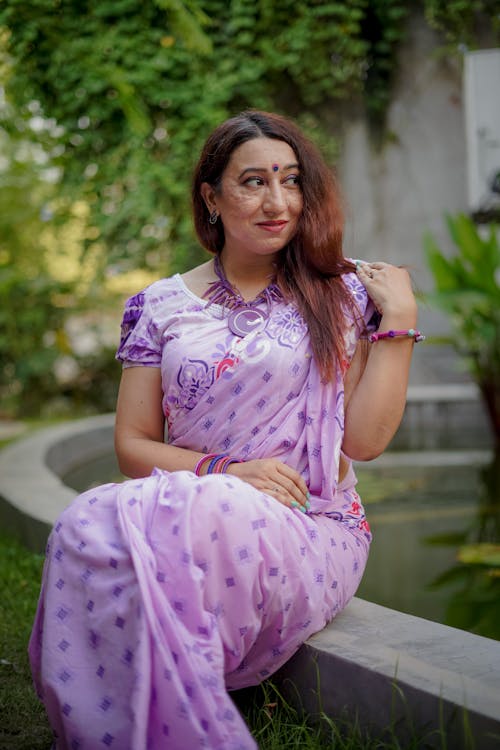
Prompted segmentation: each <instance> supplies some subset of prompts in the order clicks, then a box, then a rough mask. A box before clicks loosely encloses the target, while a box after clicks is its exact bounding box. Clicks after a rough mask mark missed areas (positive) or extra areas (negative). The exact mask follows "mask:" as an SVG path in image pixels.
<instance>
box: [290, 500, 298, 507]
mask: <svg viewBox="0 0 500 750" xmlns="http://www.w3.org/2000/svg"><path fill="white" fill-rule="evenodd" d="M290 505H291V506H292V508H298V507H299V504H298V502H297V501H296V500H292V502H291V503H290Z"/></svg>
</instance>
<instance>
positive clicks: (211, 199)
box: [200, 182, 217, 214]
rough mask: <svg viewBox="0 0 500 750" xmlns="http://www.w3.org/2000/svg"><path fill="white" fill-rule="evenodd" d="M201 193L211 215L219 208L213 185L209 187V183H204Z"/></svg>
mask: <svg viewBox="0 0 500 750" xmlns="http://www.w3.org/2000/svg"><path fill="white" fill-rule="evenodd" d="M200 193H201V197H202V198H203V200H204V201H205V205H206V207H207V209H208V213H209V214H211V213H212V211H213V210H214V209H215V208H217V206H216V200H215V190H214V189H213V187H212V185H209V183H208V182H202V183H201V188H200Z"/></svg>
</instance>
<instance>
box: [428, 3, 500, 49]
mask: <svg viewBox="0 0 500 750" xmlns="http://www.w3.org/2000/svg"><path fill="white" fill-rule="evenodd" d="M424 7H425V15H426V18H427V20H428V22H429V24H430V25H431V26H433V27H434V28H436V29H437V30H438V31H440V32H441V33H442V34H444V36H445V38H446V40H447V41H448V42H449V43H450V44H451V45H453V46H456V45H461V46H465V47H471V48H475V47H476V46H477V41H478V36H480V35H481V32H485V31H487V32H489V34H490V35H491V37H492V39H493V40H494V43H495V44H498V43H500V0H425V3H424Z"/></svg>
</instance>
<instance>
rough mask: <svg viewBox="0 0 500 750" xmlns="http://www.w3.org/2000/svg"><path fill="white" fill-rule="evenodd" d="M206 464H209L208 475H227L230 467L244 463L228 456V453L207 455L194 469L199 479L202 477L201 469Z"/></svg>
mask: <svg viewBox="0 0 500 750" xmlns="http://www.w3.org/2000/svg"><path fill="white" fill-rule="evenodd" d="M206 463H208V467H207V470H206V472H205V473H206V474H225V472H226V471H227V468H228V466H230V465H231V464H240V463H242V462H241V460H240V459H239V458H233V457H232V456H228V455H227V453H207V455H206V456H202V457H201V458H200V460H199V461H198V462H197V464H196V466H195V467H194V473H195V474H196V476H197V477H199V476H201V473H200V472H201V469H202V467H203V466H204V465H205V464H206Z"/></svg>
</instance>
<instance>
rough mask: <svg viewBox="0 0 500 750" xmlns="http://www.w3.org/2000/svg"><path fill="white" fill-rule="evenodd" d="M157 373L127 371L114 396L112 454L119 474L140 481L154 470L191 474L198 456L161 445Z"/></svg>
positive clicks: (154, 369)
mask: <svg viewBox="0 0 500 750" xmlns="http://www.w3.org/2000/svg"><path fill="white" fill-rule="evenodd" d="M161 402H162V388H161V371H160V369H159V368H157V367H127V368H126V369H124V370H123V373H122V379H121V382H120V390H119V392H118V403H117V406H116V422H115V452H116V456H117V458H118V465H119V467H120V471H122V472H123V473H124V474H125V475H126V476H129V477H144V476H148V475H149V474H151V471H152V470H153V469H154V467H155V466H156V467H158V468H159V469H166V470H167V471H178V470H180V469H188V470H189V471H193V469H194V467H195V466H196V463H197V461H198V460H199V459H200V458H201V457H202V455H203V454H202V453H197V452H196V451H190V450H186V449H184V448H177V447H175V446H172V445H166V444H165V443H164V434H163V431H164V419H163V412H162V403H161Z"/></svg>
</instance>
